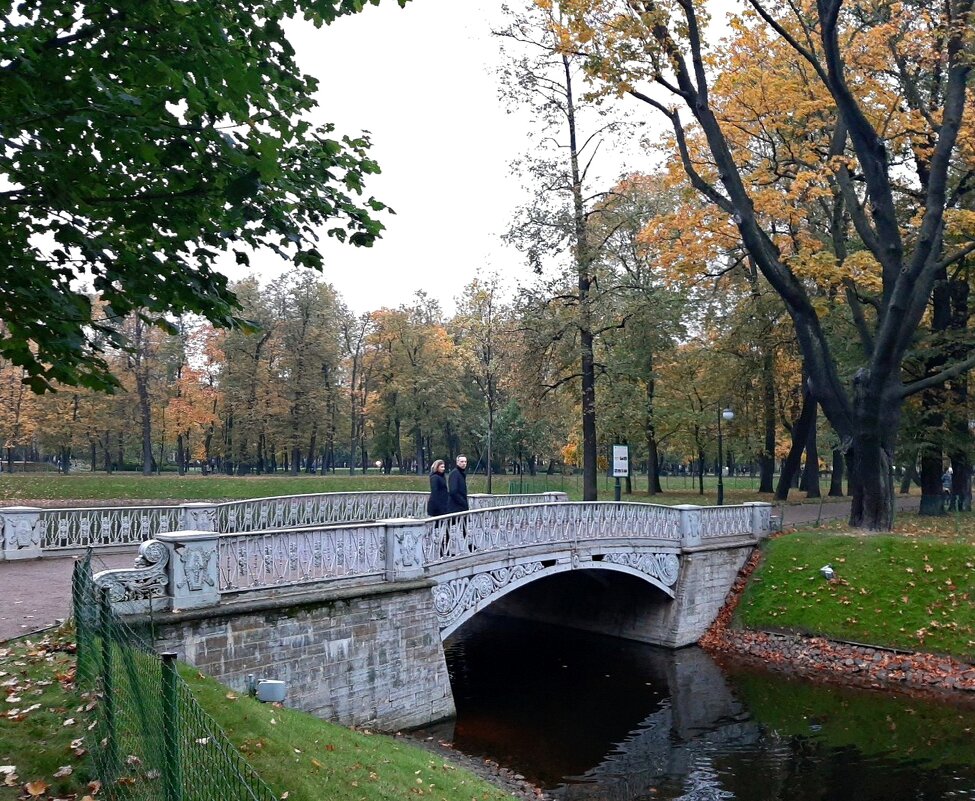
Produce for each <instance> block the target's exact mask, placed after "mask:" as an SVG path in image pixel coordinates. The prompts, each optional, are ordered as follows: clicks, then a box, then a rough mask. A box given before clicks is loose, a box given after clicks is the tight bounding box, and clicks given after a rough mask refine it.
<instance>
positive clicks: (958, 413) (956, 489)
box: [949, 276, 973, 512]
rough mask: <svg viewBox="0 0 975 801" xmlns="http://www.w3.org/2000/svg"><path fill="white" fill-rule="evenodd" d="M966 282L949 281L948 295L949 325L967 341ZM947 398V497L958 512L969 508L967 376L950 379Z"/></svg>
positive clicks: (957, 355)
mask: <svg viewBox="0 0 975 801" xmlns="http://www.w3.org/2000/svg"><path fill="white" fill-rule="evenodd" d="M969 291H970V290H969V286H968V281H967V280H966V279H965V277H964V276H963V277H962V278H961V279H956V280H953V281H951V283H950V285H949V294H950V296H951V323H950V327H951V329H952V331H953V332H955V335H956V339H957V341H959V342H961V343H967V341H968V337H964V336H960V334H961V332H963V331H964V330H965V329H967V328H968V315H969V307H968V297H969ZM967 351H968V346H967V345H961V346H959V347H957V348H956V351H955V353H953V354H952V355H953V356H954V357H955V358H962V357H963V356H964V355H965V354H966V353H967ZM949 393H950V397H951V413H950V416H949V426H950V429H951V433H952V437H951V446H950V448H949V456H950V457H951V471H952V478H951V498H952V503H953V505H954V508H955V509H956V510H958V511H962V512H970V511H971V510H972V459H971V453H972V445H973V443H972V431H971V428H969V425H968V415H967V414H965V411H964V410H966V409H967V408H968V376H966V375H963V376H959V377H958V378H956V379H953V380H952V382H951V387H950V390H949Z"/></svg>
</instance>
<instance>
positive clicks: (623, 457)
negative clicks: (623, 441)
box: [613, 445, 630, 478]
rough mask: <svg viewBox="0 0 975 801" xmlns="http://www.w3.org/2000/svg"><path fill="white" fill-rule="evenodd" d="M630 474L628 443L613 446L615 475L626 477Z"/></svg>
mask: <svg viewBox="0 0 975 801" xmlns="http://www.w3.org/2000/svg"><path fill="white" fill-rule="evenodd" d="M629 474H630V449H629V446H627V445H614V446H613V476H615V477H616V478H625V477H626V476H628V475H629Z"/></svg>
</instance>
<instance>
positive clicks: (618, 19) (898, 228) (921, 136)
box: [537, 0, 975, 530]
mask: <svg viewBox="0 0 975 801" xmlns="http://www.w3.org/2000/svg"><path fill="white" fill-rule="evenodd" d="M537 2H538V4H539V5H540V6H542V7H543V8H551V7H552V6H553V2H552V0H537ZM560 6H561V11H562V14H563V16H564V17H565V18H566V21H565V23H564V33H565V35H566V36H568V37H570V38H571V40H572V45H571V47H572V50H573V52H583V53H585V55H586V58H587V62H586V63H587V68H588V70H589V73H590V75H591V76H592V77H593V78H594V79H595V80H596V81H597V82H598V85H599V86H600V87H602V89H603V90H604V91H605V92H607V93H610V94H614V93H615V94H617V95H620V96H629V97H630V98H633V99H635V100H637V101H639V102H640V103H643V104H644V105H645V106H646V107H648V108H649V109H652V110H653V111H655V112H657V113H659V114H662V115H663V116H664V118H665V119H666V120H667V121H669V123H670V127H671V128H672V131H673V141H674V144H675V157H676V158H678V159H679V160H680V163H681V166H682V168H683V170H684V172H685V173H686V175H687V176H688V179H689V180H690V182H691V184H692V185H693V187H694V188H695V190H696V191H697V192H698V193H699V194H700V195H701V196H702V197H703V198H705V199H706V200H707V201H708V203H709V204H710V205H711V206H713V207H714V209H715V213H718V212H720V214H722V215H723V216H724V218H725V220H726V223H727V226H728V228H729V230H733V231H734V232H735V234H736V236H737V237H739V238H740V241H741V243H742V246H743V248H744V249H745V251H747V253H748V255H749V257H750V258H752V259H754V261H755V263H756V265H757V267H758V269H759V270H760V271H761V273H762V275H763V276H764V278H765V280H767V281H768V283H769V284H770V285H771V286H772V288H773V289H774V290H775V292H776V293H777V294H778V295H779V296H780V297H781V298H782V301H783V303H784V304H785V307H786V309H787V310H788V313H789V315H790V317H791V318H792V321H793V324H794V326H795V330H796V336H797V339H798V342H799V346H800V349H801V352H802V356H803V360H804V363H805V368H806V371H807V374H808V384H809V389H810V391H811V393H812V394H813V396H814V397H815V399H816V401H817V402H818V404H819V405H820V406H821V407H822V408H823V410H824V412H825V414H826V416H827V417H828V419H829V421H830V423H831V425H832V426H833V428H834V429H835V430H836V432H837V433H838V435H839V436H840V437H841V439H842V441H843V447H844V448H845V449H846V450H847V451H848V452H849V453H850V455H851V465H852V475H851V479H852V489H853V505H852V511H851V518H850V522H851V524H852V525H854V526H857V527H863V528H866V529H871V530H884V529H889V528H890V526H891V524H892V520H893V458H894V446H895V442H896V434H897V431H898V427H899V423H900V418H901V410H902V407H903V404H904V401H905V399H906V398H908V397H910V396H912V395H914V394H916V393H919V392H922V391H924V390H925V389H928V388H930V387H934V386H937V385H939V384H942V383H943V382H945V381H950V380H953V379H957V378H960V377H962V376H964V375H965V373H966V372H967V371H968V370H970V369H971V367H973V366H975V356H972V355H971V354H970V353H966V354H964V355H960V357H959V358H952V359H949V360H947V361H946V362H945V363H944V364H942V365H941V366H939V367H938V368H937V369H936V370H934V371H929V372H928V373H927V374H925V375H923V376H921V377H912V376H909V375H908V374H906V373H905V371H904V369H903V368H904V365H905V359H906V358H907V356H908V354H909V352H910V349H911V347H912V345H913V343H914V341H915V339H916V337H917V334H918V331H919V329H920V328H921V327H922V323H923V321H924V317H925V314H926V312H927V311H928V309H929V303H930V299H931V295H932V291H933V289H934V286H935V283H936V281H937V280H938V278H939V276H941V275H942V274H943V273H944V272H945V271H946V270H949V269H952V268H953V267H955V266H957V265H958V264H959V263H960V262H961V261H962V260H964V259H965V258H966V257H967V256H968V255H969V254H970V253H971V252H972V251H973V250H975V243H973V242H972V240H971V239H970V238H961V239H959V238H957V237H951V238H949V237H948V236H947V233H948V230H949V226H951V225H952V214H953V213H956V212H955V210H958V212H960V211H961V210H962V209H963V208H964V205H963V204H964V203H965V201H966V197H967V194H968V191H969V186H970V184H971V170H972V160H971V158H970V154H971V137H972V133H971V130H970V128H967V127H964V126H963V121H964V116H965V110H966V107H970V106H971V105H972V99H971V94H970V90H969V77H970V73H971V69H972V63H973V62H972V56H973V34H972V31H973V29H975V26H973V25H972V24H971V23H972V20H971V10H972V0H949V2H946V3H944V4H941V5H939V6H937V7H931V6H930V5H928V4H924V3H920V2H900V3H895V4H891V3H887V2H858V3H855V4H852V3H844V2H843V0H818V2H816V3H811V2H801V3H781V2H774V0H773V1H770V2H763V0H749V4H748V11H747V13H745V14H743V15H741V16H740V17H739V18H737V19H736V20H735V23H734V27H733V30H732V34H731V37H730V41H729V42H728V43H727V44H726V45H724V46H723V48H721V49H719V48H716V47H714V46H712V45H710V44H709V43H708V41H707V39H706V37H705V25H706V24H707V21H708V20H707V13H706V10H705V6H704V4H703V3H700V2H697V1H696V0H571V2H570V0H566V2H564V3H562V4H560ZM750 83H751V84H757V85H758V86H759V87H761V89H762V91H763V93H764V95H766V96H770V97H772V98H777V99H779V102H778V103H777V107H770V108H766V109H765V110H764V111H763V114H762V115H761V116H760V117H759V116H757V115H752V114H750V113H749V109H748V108H747V107H746V106H744V105H743V104H742V103H741V102H737V101H734V102H733V100H734V94H735V89H736V88H737V87H743V86H748V85H749V84H750ZM766 105H768V104H766ZM969 111H971V109H970V108H969ZM966 123H967V121H966ZM784 133H788V134H789V135H788V137H787V141H788V143H789V145H790V146H791V147H792V149H793V150H792V151H789V152H787V153H786V154H785V155H786V156H787V158H784V159H783V158H781V156H782V155H783V153H782V152H781V151H780V150H779V145H780V142H781V141H782V140H783V139H785V138H786V137H784V136H783V134H784ZM772 165H774V167H775V169H774V170H771V167H772ZM763 173H767V176H766V180H765V181H763V180H762V175H763ZM949 211H950V212H952V213H948V212H949ZM819 214H821V215H822V218H821V220H817V219H815V215H819ZM810 217H812V218H813V219H812V220H810ZM783 223H786V224H785V225H783ZM826 223H828V227H824V226H825V224H826ZM823 268H825V269H827V270H829V271H832V272H834V277H833V279H832V284H833V286H834V287H835V290H836V291H837V292H840V293H843V295H844V298H845V301H846V303H847V304H848V305H849V309H850V314H851V317H852V320H853V321H854V324H855V327H856V331H857V334H858V337H859V345H860V359H859V365H858V367H857V369H856V370H855V372H854V374H853V376H852V380H847V378H846V376H845V375H844V374H843V373H842V372H841V370H840V369H839V364H838V362H837V359H836V357H835V355H834V352H833V347H832V343H831V341H830V337H829V335H828V333H827V331H826V330H825V327H824V325H823V321H822V318H821V314H820V310H819V308H817V305H818V304H817V302H816V292H815V291H814V290H812V289H811V288H810V283H813V284H814V283H815V281H812V282H811V281H810V280H809V277H810V273H811V272H812V273H818V272H819V271H820V270H821V269H823Z"/></svg>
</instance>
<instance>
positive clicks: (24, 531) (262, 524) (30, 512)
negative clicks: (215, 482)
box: [0, 492, 565, 559]
mask: <svg viewBox="0 0 975 801" xmlns="http://www.w3.org/2000/svg"><path fill="white" fill-rule="evenodd" d="M564 499H565V493H561V492H547V493H540V494H537V495H472V496H471V498H470V501H471V508H473V509H479V508H487V507H493V506H502V505H509V504H513V503H517V504H525V503H550V502H553V501H559V500H564ZM426 500H427V493H425V492H324V493H317V494H313V495H288V496H282V497H272V498H254V499H251V500H245V501H229V502H226V503H187V504H182V505H179V506H172V505H169V506H135V507H125V506H116V507H90V508H77V509H37V508H33V507H23V506H19V507H7V508H0V558H6V559H24V558H34V557H37V556H42V555H43V554H44V553H46V552H54V551H71V550H80V549H84V548H107V547H113V546H125V545H138V544H139V543H142V542H145V541H146V540H150V539H153V538H154V537H156V536H157V535H159V534H165V533H168V532H172V531H218V532H222V533H241V532H247V531H260V530H265V529H273V528H296V527H298V526H311V525H326V524H329V523H338V522H353V521H366V520H382V519H387V518H395V517H425V516H426Z"/></svg>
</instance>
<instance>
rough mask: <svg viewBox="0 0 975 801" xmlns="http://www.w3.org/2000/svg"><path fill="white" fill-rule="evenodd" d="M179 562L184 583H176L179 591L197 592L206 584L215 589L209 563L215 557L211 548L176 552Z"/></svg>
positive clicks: (186, 549)
mask: <svg viewBox="0 0 975 801" xmlns="http://www.w3.org/2000/svg"><path fill="white" fill-rule="evenodd" d="M177 553H178V554H179V559H180V562H182V563H183V575H184V576H185V580H184V581H180V582H178V583H177V586H179V588H180V589H184V588H185V589H188V590H190V591H193V592H198V591H199V590H202V589H203V585H204V584H206V585H208V586H210V587H216V585H217V582H216V581H215V579H214V576H212V575H211V572H210V562H211V560H212V559H213V557H214V556H216V550H214V549H213V548H182V549H180V550H179V551H177Z"/></svg>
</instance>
